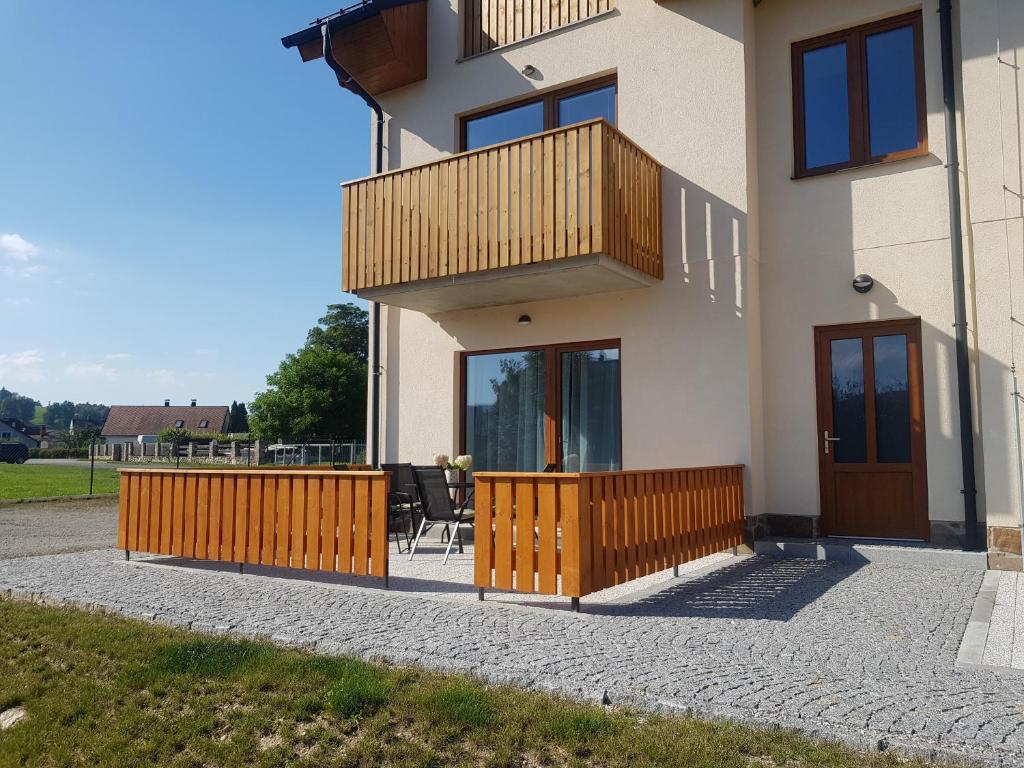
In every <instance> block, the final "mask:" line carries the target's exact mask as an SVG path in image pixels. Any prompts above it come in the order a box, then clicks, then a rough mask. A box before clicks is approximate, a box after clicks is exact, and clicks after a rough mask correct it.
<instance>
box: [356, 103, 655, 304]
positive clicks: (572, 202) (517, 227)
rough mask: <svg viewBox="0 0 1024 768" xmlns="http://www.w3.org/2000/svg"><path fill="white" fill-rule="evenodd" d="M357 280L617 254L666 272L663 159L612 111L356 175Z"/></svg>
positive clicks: (642, 267)
mask: <svg viewBox="0 0 1024 768" xmlns="http://www.w3.org/2000/svg"><path fill="white" fill-rule="evenodd" d="M342 206H343V215H342V219H343V222H344V231H343V235H342V237H343V243H344V258H343V273H344V277H343V281H342V282H343V287H344V290H346V291H359V290H361V289H364V288H377V287H381V286H388V285H397V284H400V283H408V282H414V281H417V280H426V279H430V278H436V277H446V276H453V275H461V274H469V273H474V272H482V271H485V270H488V269H499V268H503V267H515V266H517V265H520V264H531V263H537V262H544V261H551V260H554V259H568V258H573V257H574V256H581V255H587V254H606V255H608V256H610V257H611V258H613V259H615V260H617V261H619V262H621V263H623V264H627V265H629V266H631V267H633V268H635V269H637V270H639V271H641V272H643V273H645V274H647V275H649V276H651V277H654V278H658V279H661V277H662V247H661V227H662V224H661V165H660V164H659V163H658V162H657V161H656V160H654V159H653V158H652V157H650V155H648V154H647V153H645V152H644V151H643V150H641V149H640V148H639V147H638V146H637V145H636V144H634V143H633V142H632V141H630V140H629V139H628V138H627V137H626V136H624V135H623V134H622V133H621V132H620V131H619V130H617V129H616V128H614V127H612V126H611V125H609V124H608V123H607V122H605V121H603V120H591V121H588V122H585V123H579V124H577V125H572V126H569V127H566V128H557V129H555V130H551V131H545V132H544V133H540V134H536V135H534V136H529V137H526V138H524V139H519V140H516V141H510V142H506V143H504V144H496V145H494V146H492V147H485V148H483V149H478V150H474V151H472V152H463V153H461V154H458V155H453V156H451V157H448V158H445V159H444V160H439V161H436V162H433V163H430V164H428V165H423V166H419V167H416V168H409V169H405V170H401V171H393V172H391V173H386V174H381V175H379V176H374V177H370V178H367V179H362V180H359V181H353V182H350V183H348V184H346V185H345V187H344V194H343V201H342Z"/></svg>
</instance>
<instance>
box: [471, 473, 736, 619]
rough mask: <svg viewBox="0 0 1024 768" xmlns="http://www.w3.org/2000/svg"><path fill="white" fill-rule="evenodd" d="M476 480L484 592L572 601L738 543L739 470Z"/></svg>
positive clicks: (479, 578) (478, 572)
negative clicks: (489, 589)
mask: <svg viewBox="0 0 1024 768" xmlns="http://www.w3.org/2000/svg"><path fill="white" fill-rule="evenodd" d="M473 478H474V481H475V486H476V491H475V499H474V502H475V507H476V532H475V537H474V538H475V544H474V547H475V565H474V568H475V575H474V582H475V584H476V586H477V587H478V588H480V589H481V590H483V589H484V588H487V587H495V588H497V589H505V590H517V591H520V592H540V593H544V594H551V595H554V594H560V595H565V596H566V597H572V598H575V599H578V598H580V597H582V596H584V595H587V594H590V593H591V592H596V591H598V590H600V589H604V588H606V587H611V586H614V585H616V584H622V583H623V582H626V581H630V580H632V579H638V578H640V577H641V576H646V575H647V574H650V573H656V572H658V571H661V570H664V569H666V568H671V567H673V566H678V565H681V564H683V563H686V562H689V561H691V560H695V559H697V558H700V557H704V556H706V555H711V554H714V553H716V552H721V551H723V550H726V549H730V548H732V547H736V546H739V545H740V544H742V543H743V466H742V465H737V466H724V467H701V468H695V469H656V470H638V471H629V472H599V473H516V472H513V473H498V472H476V473H474V475H473ZM488 534H490V535H488ZM481 594H482V592H481ZM574 603H575V600H574Z"/></svg>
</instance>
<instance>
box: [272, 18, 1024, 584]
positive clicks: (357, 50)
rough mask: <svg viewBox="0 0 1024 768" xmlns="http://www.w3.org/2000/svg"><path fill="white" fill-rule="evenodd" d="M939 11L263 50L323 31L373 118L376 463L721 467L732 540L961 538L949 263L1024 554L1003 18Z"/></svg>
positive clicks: (333, 21) (352, 191) (998, 520)
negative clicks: (372, 100)
mask: <svg viewBox="0 0 1024 768" xmlns="http://www.w3.org/2000/svg"><path fill="white" fill-rule="evenodd" d="M938 6H939V3H938V2H937V0H927V1H926V2H924V3H909V4H908V3H905V2H900V1H898V0H863V2H858V3H840V2H820V1H818V2H815V1H814V0H759V1H758V0H754V1H752V0H667V1H666V2H660V3H659V2H648V1H643V2H641V1H639V0H620V2H619V3H618V4H616V2H615V0H591V2H590V3H583V2H580V3H575V2H572V3H568V2H567V3H557V4H556V3H549V2H546V0H525V1H524V2H522V3H519V2H516V3H513V2H510V0H466V1H465V2H461V3H456V2H454V0H452V2H430V3H427V2H425V1H423V0H420V1H419V2H417V1H413V2H409V1H408V0H405V1H403V0H369V2H366V3H362V4H360V5H359V6H358V8H355V9H353V10H351V11H342V12H340V13H339V14H335V15H334V16H332V17H330V18H329V19H327V20H320V21H319V22H318V24H319V25H320V26H313V27H311V28H310V29H308V30H305V31H302V32H299V33H296V34H294V35H291V36H289V37H288V38H285V40H284V41H283V42H284V43H285V45H286V46H288V47H292V46H295V47H298V48H299V50H300V53H301V55H302V58H303V59H304V60H314V59H318V58H321V57H322V56H323V50H324V48H325V47H327V46H325V45H324V37H323V31H324V29H323V28H324V27H326V28H327V31H328V32H329V38H327V40H328V43H329V49H330V51H331V53H332V54H333V55H332V57H331V58H333V59H335V60H336V61H335V62H334V64H333V68H334V69H335V71H336V73H337V76H338V81H339V83H342V84H343V85H345V86H346V87H348V88H349V89H350V90H353V91H354V92H356V93H359V91H360V89H365V90H366V91H368V92H369V93H370V94H372V96H373V97H376V98H377V99H378V100H379V102H380V104H381V106H382V108H383V112H384V113H385V116H386V125H385V130H384V134H383V135H384V141H383V147H381V150H382V151H383V154H384V158H383V160H384V162H383V165H384V168H385V170H386V171H388V173H386V174H384V175H383V176H377V177H370V178H368V179H364V180H360V181H356V182H350V183H348V184H346V185H345V194H344V199H343V210H342V219H343V223H344V233H343V259H342V260H343V287H344V289H345V290H348V291H352V292H354V293H356V294H357V295H358V296H359V297H361V298H364V299H367V300H370V301H375V302H379V303H380V304H381V305H383V306H382V308H381V314H380V325H379V326H378V330H379V332H380V342H381V358H380V361H379V363H380V365H379V369H378V370H379V371H380V372H381V376H380V378H381V381H382V384H381V387H382V398H381V416H380V419H381V420H380V423H379V428H380V439H379V444H378V445H377V446H371V449H370V451H371V455H373V453H374V450H375V449H377V450H379V452H380V456H381V458H382V460H385V461H414V462H420V461H424V460H428V459H429V457H430V456H431V455H432V454H433V453H435V452H437V451H441V450H443V451H445V452H466V453H471V454H473V455H474V457H475V458H476V462H475V466H476V468H477V469H492V470H539V469H541V468H543V467H545V466H546V465H548V464H555V465H558V466H559V467H560V468H562V469H566V470H575V469H582V470H610V469H617V468H626V469H642V468H662V467H682V466H702V465H715V464H732V463H742V464H744V465H746V467H747V493H746V511H747V515H748V516H749V518H750V519H749V521H748V522H749V526H748V527H749V530H750V532H751V533H752V534H753V535H758V536H760V535H766V534H776V535H796V536H815V535H819V534H833V535H847V536H857V537H885V538H896V539H925V540H929V541H931V542H933V543H935V544H939V545H956V544H958V543H961V542H963V541H964V539H965V538H967V530H966V526H965V519H966V516H965V495H966V496H967V498H968V499H969V498H971V496H972V494H971V493H970V489H968V492H967V493H966V494H965V493H962V492H961V491H962V489H963V488H964V484H965V482H966V481H965V480H964V479H963V478H964V477H965V474H964V472H963V471H962V467H963V462H962V455H961V451H962V447H964V446H965V445H966V444H967V443H966V441H965V440H963V439H962V438H961V432H960V414H961V408H960V406H959V405H958V375H957V348H956V344H955V338H954V323H955V322H956V315H955V313H954V304H955V299H956V291H955V286H954V280H953V278H952V270H951V266H950V265H951V260H952V261H953V262H955V263H959V264H961V265H962V266H963V269H964V271H965V272H966V291H965V293H966V313H965V314H966V318H967V320H968V323H969V329H970V330H969V333H968V335H967V345H968V348H967V355H968V360H969V366H970V368H969V370H968V371H966V374H967V375H966V376H965V377H963V378H962V381H963V383H965V384H966V386H967V387H968V388H969V392H968V391H967V390H965V392H966V394H967V400H968V402H973V421H974V423H973V437H974V449H973V454H972V453H971V452H970V448H969V445H968V446H967V457H968V459H969V458H971V457H973V460H974V464H975V466H976V472H977V474H976V480H977V485H976V487H977V497H976V498H977V509H978V516H979V520H980V521H982V525H984V521H987V526H988V527H987V534H988V538H987V541H988V543H989V546H990V552H991V553H992V554H991V557H990V561H991V562H992V563H993V564H997V565H1007V564H1014V563H1015V564H1017V565H1019V562H1020V559H1019V552H1020V515H1021V508H1022V502H1024V500H1022V498H1021V495H1020V491H1019V488H1020V483H1021V479H1020V478H1021V471H1022V469H1021V458H1020V457H1021V446H1020V444H1019V441H1020V430H1019V428H1018V418H1019V417H1018V411H1017V400H1016V397H1017V396H1016V395H1015V394H1014V393H1015V392H1016V391H1017V386H1016V381H1015V378H1014V371H1015V361H1016V359H1018V358H1021V359H1024V332H1022V329H1020V328H1019V318H1021V317H1024V314H1022V312H1024V308H1021V307H1020V302H1022V301H1024V271H1022V267H1024V233H1022V226H1024V225H1022V202H1021V200H1022V197H1021V193H1022V189H1021V178H1022V176H1024V171H1022V167H1024V166H1022V158H1021V154H1022V152H1021V146H1020V138H1019V137H1020V129H1019V128H1020V125H1021V123H1022V121H1024V112H1022V104H1024V103H1022V102H1021V100H1020V98H1019V95H1018V94H1019V89H1020V86H1021V80H1022V77H1024V75H1022V66H1024V3H1021V2H1005V1H1003V2H1000V1H999V0H960V1H959V2H956V3H955V6H956V13H955V14H954V16H953V19H952V41H951V45H944V39H943V36H942V34H941V30H940V18H941V16H940V14H937V13H936V10H937V9H938ZM555 29H557V32H555V31H554V30H555ZM944 51H950V55H951V56H952V57H953V68H952V70H953V72H952V79H951V81H950V84H951V85H952V86H953V87H955V89H956V91H957V101H956V105H955V106H956V114H955V120H954V121H953V124H954V125H955V128H956V131H957V135H956V142H955V146H957V147H958V151H959V157H960V164H959V167H958V168H957V167H956V166H953V171H954V173H955V172H956V171H957V170H959V187H958V188H957V187H956V185H954V189H958V191H959V195H960V197H961V201H962V204H961V207H960V211H959V214H960V217H961V223H962V226H963V231H964V236H963V239H962V247H963V254H962V256H961V254H960V251H959V249H958V248H954V247H953V245H954V238H953V237H952V236H951V226H950V214H951V210H954V211H955V209H954V208H953V207H952V205H951V202H950V189H949V183H948V173H947V164H948V163H950V160H951V157H950V155H949V153H948V152H947V128H946V123H945V121H944V98H943V93H944V85H945V83H944V77H943V66H942V62H943V54H944ZM316 63H317V67H318V68H319V67H322V68H323V69H324V76H327V72H326V69H327V68H326V64H325V63H324V62H316ZM595 121H597V122H595ZM371 136H373V134H371ZM497 142H504V143H501V144H497ZM373 146H374V147H376V146H377V143H376V141H374V145H373ZM488 147H489V148H488ZM954 178H956V177H955V176H954ZM956 245H959V243H957V244H956ZM859 275H867V276H870V278H871V279H872V280H873V287H872V288H871V289H870V290H868V291H866V292H861V290H863V289H864V288H866V287H868V284H869V281H867V280H864V281H857V284H856V286H855V285H853V283H854V279H855V277H857V276H859ZM982 297H983V298H984V301H982V300H981V299H982ZM1014 318H1017V319H1016V320H1015V319H1014ZM371 387H372V384H371ZM963 412H964V413H967V411H966V410H964V411H963ZM968 423H969V422H968ZM372 427H373V425H372V424H371V430H370V434H371V435H372V434H373V429H372ZM965 437H969V436H966V435H965ZM979 534H980V541H981V543H982V545H983V544H984V543H985V541H986V538H985V534H986V531H985V530H984V529H983V528H982V529H980V530H979Z"/></svg>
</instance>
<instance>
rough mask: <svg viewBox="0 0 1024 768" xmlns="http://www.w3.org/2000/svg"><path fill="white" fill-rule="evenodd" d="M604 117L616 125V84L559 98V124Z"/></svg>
mask: <svg viewBox="0 0 1024 768" xmlns="http://www.w3.org/2000/svg"><path fill="white" fill-rule="evenodd" d="M597 117H603V118H604V119H605V120H607V121H608V122H609V123H611V124H612V125H615V86H614V85H606V86H604V87H603V88H595V89H594V90H592V91H586V92H584V93H577V94H575V95H573V96H563V97H562V98H561V99H559V100H558V124H559V125H560V126H561V125H572V124H573V123H582V122H583V121H584V120H592V119H594V118H597Z"/></svg>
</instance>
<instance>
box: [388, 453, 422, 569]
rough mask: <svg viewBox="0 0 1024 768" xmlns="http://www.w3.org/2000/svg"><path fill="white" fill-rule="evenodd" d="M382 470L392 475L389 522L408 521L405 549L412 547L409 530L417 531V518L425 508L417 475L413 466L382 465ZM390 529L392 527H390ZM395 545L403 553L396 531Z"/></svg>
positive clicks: (389, 495) (389, 494)
mask: <svg viewBox="0 0 1024 768" xmlns="http://www.w3.org/2000/svg"><path fill="white" fill-rule="evenodd" d="M380 468H381V469H383V470H384V471H385V472H387V473H388V474H390V475H391V490H390V491H389V492H388V520H389V522H391V521H393V520H399V521H402V522H404V521H405V520H408V521H409V523H410V525H407V526H406V527H405V548H406V549H407V550H408V549H410V547H411V544H410V539H409V529H410V528H412V529H413V530H415V529H416V518H417V517H418V516H419V517H422V515H423V506H422V505H421V504H420V496H419V489H418V488H417V487H416V475H415V473H414V472H413V470H412V464H381V465H380ZM388 527H389V528H390V525H389V526H388ZM395 544H397V545H398V551H399V552H401V551H402V543H401V540H400V539H399V538H398V531H395Z"/></svg>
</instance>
